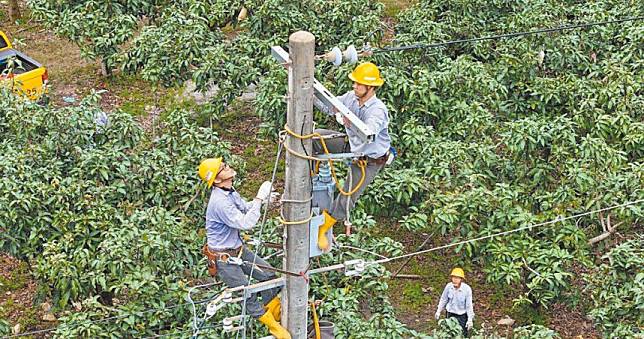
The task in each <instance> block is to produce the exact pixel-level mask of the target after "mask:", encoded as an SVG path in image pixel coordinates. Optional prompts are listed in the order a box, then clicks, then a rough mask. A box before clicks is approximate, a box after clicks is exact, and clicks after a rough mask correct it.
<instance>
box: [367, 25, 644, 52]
mask: <svg viewBox="0 0 644 339" xmlns="http://www.w3.org/2000/svg"><path fill="white" fill-rule="evenodd" d="M642 19H644V16H638V17H630V18H623V19H616V20H608V21H599V22H589V23H585V24H578V25H570V26H559V27H555V28H543V29H537V30H533V31H525V32H515V33H506V34H497V35H490V36H485V37H478V38H470V39H459V40H452V41H446V42H437V43H433V44H414V45H404V46H394V47H383V48H379V49H374V50H373V51H372V52H373V53H387V52H397V51H406V50H411V49H425V48H436V47H445V46H450V45H455V44H462V43H468V42H479V41H485V40H499V39H506V38H516V37H522V36H526V35H535V34H542V33H551V32H560V31H566V30H571V29H577V28H588V27H593V26H603V25H609V24H618V23H622V22H628V21H638V20H642Z"/></svg>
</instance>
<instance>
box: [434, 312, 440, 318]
mask: <svg viewBox="0 0 644 339" xmlns="http://www.w3.org/2000/svg"><path fill="white" fill-rule="evenodd" d="M434 318H436V320H438V319H440V318H441V312H440V311H436V314H435V315H434Z"/></svg>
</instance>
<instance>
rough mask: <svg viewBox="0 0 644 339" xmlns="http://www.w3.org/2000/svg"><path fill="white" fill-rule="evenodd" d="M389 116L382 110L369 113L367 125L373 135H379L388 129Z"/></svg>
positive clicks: (366, 120)
mask: <svg viewBox="0 0 644 339" xmlns="http://www.w3.org/2000/svg"><path fill="white" fill-rule="evenodd" d="M386 121H387V116H386V113H385V111H384V110H383V109H382V108H374V109H373V110H370V112H368V113H367V119H365V121H364V123H365V125H367V126H369V128H370V129H371V131H372V132H373V134H375V135H378V133H380V131H382V130H383V129H385V128H386V127H387V123H386Z"/></svg>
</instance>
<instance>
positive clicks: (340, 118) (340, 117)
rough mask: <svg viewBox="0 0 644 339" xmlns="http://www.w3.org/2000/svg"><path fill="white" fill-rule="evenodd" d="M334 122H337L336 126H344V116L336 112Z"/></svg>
mask: <svg viewBox="0 0 644 339" xmlns="http://www.w3.org/2000/svg"><path fill="white" fill-rule="evenodd" d="M335 121H337V122H338V124H340V125H343V126H344V115H342V113H340V112H336V113H335Z"/></svg>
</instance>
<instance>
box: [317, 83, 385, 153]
mask: <svg viewBox="0 0 644 339" xmlns="http://www.w3.org/2000/svg"><path fill="white" fill-rule="evenodd" d="M337 98H338V100H340V102H342V104H344V105H345V106H347V108H348V109H349V110H350V111H351V112H352V113H353V114H355V115H356V116H357V117H358V119H360V120H362V122H364V123H365V124H366V125H367V126H369V127H370V128H371V130H372V131H373V133H374V134H375V135H376V138H375V140H374V142H372V143H366V142H365V141H362V139H360V137H359V134H358V133H357V132H356V130H355V126H349V127H345V129H346V133H347V136H348V137H349V145H350V146H351V152H353V153H363V154H364V155H366V156H368V157H370V158H374V159H376V158H380V157H382V156H383V155H385V153H387V152H388V151H389V147H390V146H391V137H390V136H389V112H388V111H387V106H385V104H384V103H383V102H382V101H381V100H380V99H378V98H376V96H375V95H374V96H373V97H371V98H369V100H367V101H366V102H365V103H364V105H362V106H360V102H359V101H358V97H357V96H356V95H355V93H353V91H349V92H347V93H345V94H343V95H341V96H338V97H337ZM315 104H316V106H317V107H318V108H319V109H320V110H321V111H323V112H324V113H326V114H328V115H334V114H335V112H333V110H332V109H331V108H329V107H326V106H325V105H324V104H322V102H321V101H319V100H317V99H316V101H315Z"/></svg>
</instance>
